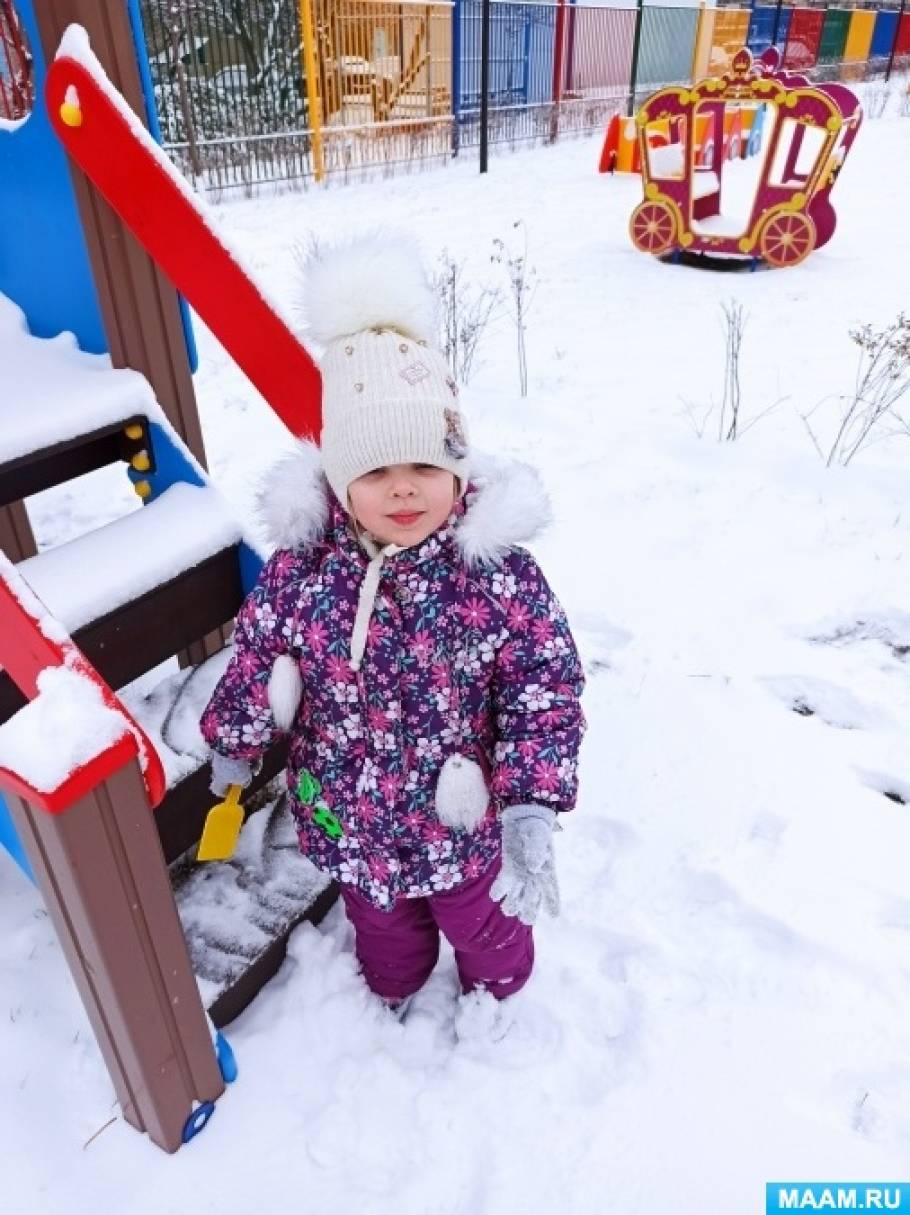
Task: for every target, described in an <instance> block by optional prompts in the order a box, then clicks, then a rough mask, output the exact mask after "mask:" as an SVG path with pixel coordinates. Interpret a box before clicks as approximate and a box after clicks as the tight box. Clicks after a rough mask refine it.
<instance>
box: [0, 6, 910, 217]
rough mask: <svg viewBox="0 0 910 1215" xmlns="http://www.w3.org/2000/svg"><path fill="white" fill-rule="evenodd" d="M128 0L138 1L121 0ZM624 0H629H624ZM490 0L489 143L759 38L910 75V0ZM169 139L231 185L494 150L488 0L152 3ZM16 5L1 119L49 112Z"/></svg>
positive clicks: (193, 166) (209, 178)
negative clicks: (850, 2) (684, 2)
mask: <svg viewBox="0 0 910 1215" xmlns="http://www.w3.org/2000/svg"><path fill="white" fill-rule="evenodd" d="M117 2H121V3H123V2H126V0H117ZM621 2H622V0H620V3H621ZM628 3H629V6H628V7H615V6H614V0H601V3H587V2H581V3H576V2H575V0H490V2H489V14H490V16H489V20H490V30H489V64H488V68H489V73H488V74H489V96H488V115H489V116H488V126H487V135H488V141H489V142H490V143H491V144H495V143H509V144H516V143H522V142H528V141H532V140H537V139H544V140H553V139H556V138H559V137H560V136H561V135H564V134H568V133H573V132H583V131H591V130H600V129H602V128H603V127H604V125H605V124H606V122H607V120H608V119H609V118H610V117H611V116H612V114H614V113H616V112H617V111H620V110H622V111H627V110H629V109H630V108H631V107H634V106H636V105H638V104H640V103H641V101H642V100H643V99H644V98H645V97H646V96H647V95H648V94H649V93H650V92H652V91H653V90H654V89H656V88H658V87H660V86H661V85H664V84H668V83H672V82H679V83H685V82H688V81H689V80H691V79H693V78H697V77H700V76H703V75H706V74H708V73H710V72H720V71H723V70H725V69H726V68H727V67H728V66H729V63H730V60H731V58H732V55H733V54H734V53H735V51H736V50H737V49H738V47H739V46H741V45H743V43H745V44H746V45H748V46H749V47H750V49H751V50H752V51H753V52H754V53H757V54H760V53H761V52H762V51H764V50H765V49H766V48H767V47H768V46H769V45H771V44H772V43H776V44H777V45H778V46H779V47H780V48H781V51H782V54H783V59H784V64H785V66H786V67H788V68H791V69H795V70H799V71H801V72H806V73H807V74H808V75H810V76H814V77H821V76H824V77H827V78H831V79H845V80H849V81H855V80H860V79H863V78H865V77H868V76H871V75H875V74H881V73H882V72H886V73H890V72H892V71H894V70H896V71H910V7H908V5H910V0H884V2H883V4H882V6H881V7H879V8H872V7H865V8H853V9H849V8H843V7H836V6H828V7H826V8H818V7H794V6H792V5H785V4H775V3H762V4H753V5H752V6H751V7H749V6H746V5H744V4H742V3H738V4H736V5H732V6H731V5H725V6H723V7H697V8H696V7H693V6H679V5H670V4H666V3H657V4H652V3H644V2H643V0H638V4H637V7H633V6H632V5H631V0H628ZM139 9H140V12H141V17H142V23H143V35H144V39H145V43H146V47H147V51H148V65H149V75H150V77H151V82H152V89H153V93H154V101H155V105H156V108H157V112H158V119H159V123H160V127H161V137H162V142H163V144H164V146H165V148H166V149H167V150H168V152H169V153H170V154H171V155H172V156H173V158H174V159H175V160H176V161H177V163H178V164H179V165H180V167H181V169H183V171H184V172H185V173H187V175H188V176H190V177H191V178H192V179H193V180H195V181H196V182H197V184H198V185H200V186H201V187H203V188H205V189H207V190H210V191H211V192H213V193H218V192H221V191H224V190H232V189H238V188H239V189H244V190H246V191H247V192H252V191H253V190H255V189H257V188H258V187H260V186H262V185H264V184H265V183H268V182H291V181H296V182H298V183H302V184H303V185H306V184H308V183H309V182H310V181H311V180H313V179H317V180H319V179H322V178H326V177H333V178H336V179H337V178H343V177H346V176H349V175H351V174H358V175H359V174H361V173H365V172H370V171H376V170H380V171H389V172H391V171H393V170H395V169H398V168H400V167H408V168H410V167H412V166H418V165H423V164H427V163H431V162H433V161H437V162H438V161H442V160H445V159H447V158H448V157H450V156H453V155H460V154H462V153H463V152H464V151H465V150H466V149H468V148H470V147H471V146H472V145H474V144H476V143H478V142H480V122H481V104H480V102H481V97H480V91H481V83H480V81H481V46H482V36H481V35H482V25H483V13H484V3H483V0H433V2H432V3H426V2H424V0H394V2H393V0H139ZM32 100H33V98H32V79H31V58H30V56H29V54H28V49H27V47H26V45H25V42H24V38H23V36H22V30H21V27H20V25H19V21H18V19H17V17H16V11H15V0H0V118H14V119H15V118H19V117H22V116H24V115H25V114H27V113H28V110H29V109H30V107H31V104H32Z"/></svg>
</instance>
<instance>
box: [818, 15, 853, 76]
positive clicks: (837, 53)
mask: <svg viewBox="0 0 910 1215" xmlns="http://www.w3.org/2000/svg"><path fill="white" fill-rule="evenodd" d="M852 15H853V14H852V13H851V12H850V11H849V10H848V9H843V8H829V9H828V10H827V12H826V13H825V24H824V26H823V27H822V36H821V42H820V43H819V45H818V62H819V63H820V64H822V63H841V62H842V61H843V58H844V47H845V45H846V43H847V34H848V32H849V30H850V18H851V16H852Z"/></svg>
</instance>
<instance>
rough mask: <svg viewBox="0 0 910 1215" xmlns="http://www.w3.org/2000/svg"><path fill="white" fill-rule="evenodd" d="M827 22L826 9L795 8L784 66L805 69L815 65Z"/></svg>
mask: <svg viewBox="0 0 910 1215" xmlns="http://www.w3.org/2000/svg"><path fill="white" fill-rule="evenodd" d="M824 24H825V11H824V9H810V8H795V9H794V10H793V16H792V17H791V19H790V29H789V32H788V34H787V46H786V49H785V51H784V67H787V68H794V69H796V70H797V71H805V70H806V69H807V68H810V67H814V66H815V61H816V60H817V59H818V48H819V45H820V44H821V40H822V29H823V27H824Z"/></svg>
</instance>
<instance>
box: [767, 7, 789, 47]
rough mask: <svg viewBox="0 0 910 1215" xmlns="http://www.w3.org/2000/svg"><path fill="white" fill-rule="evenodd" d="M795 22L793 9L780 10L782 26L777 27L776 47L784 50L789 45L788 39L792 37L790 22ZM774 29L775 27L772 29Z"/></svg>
mask: <svg viewBox="0 0 910 1215" xmlns="http://www.w3.org/2000/svg"><path fill="white" fill-rule="evenodd" d="M792 20H793V9H792V8H782V9H781V10H780V24H779V25H778V27H777V43H776V45H777V46H779V47H780V48H781V50H783V48H784V47H785V46H786V45H787V38H788V37H789V35H790V22H791V21H792ZM772 29H773V27H772Z"/></svg>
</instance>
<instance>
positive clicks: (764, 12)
mask: <svg viewBox="0 0 910 1215" xmlns="http://www.w3.org/2000/svg"><path fill="white" fill-rule="evenodd" d="M776 18H777V9H776V8H772V7H771V5H770V4H756V6H755V8H753V10H752V16H751V18H750V20H749V33H748V35H747V38H746V46H748V48H749V50H750V51H751V52H752V54H753V55H760V54H761V53H762V52H763V51H766V50H767V49H768V47H769V46H770V45H771V43H772V42H773V41H774V23H775V20H776Z"/></svg>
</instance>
